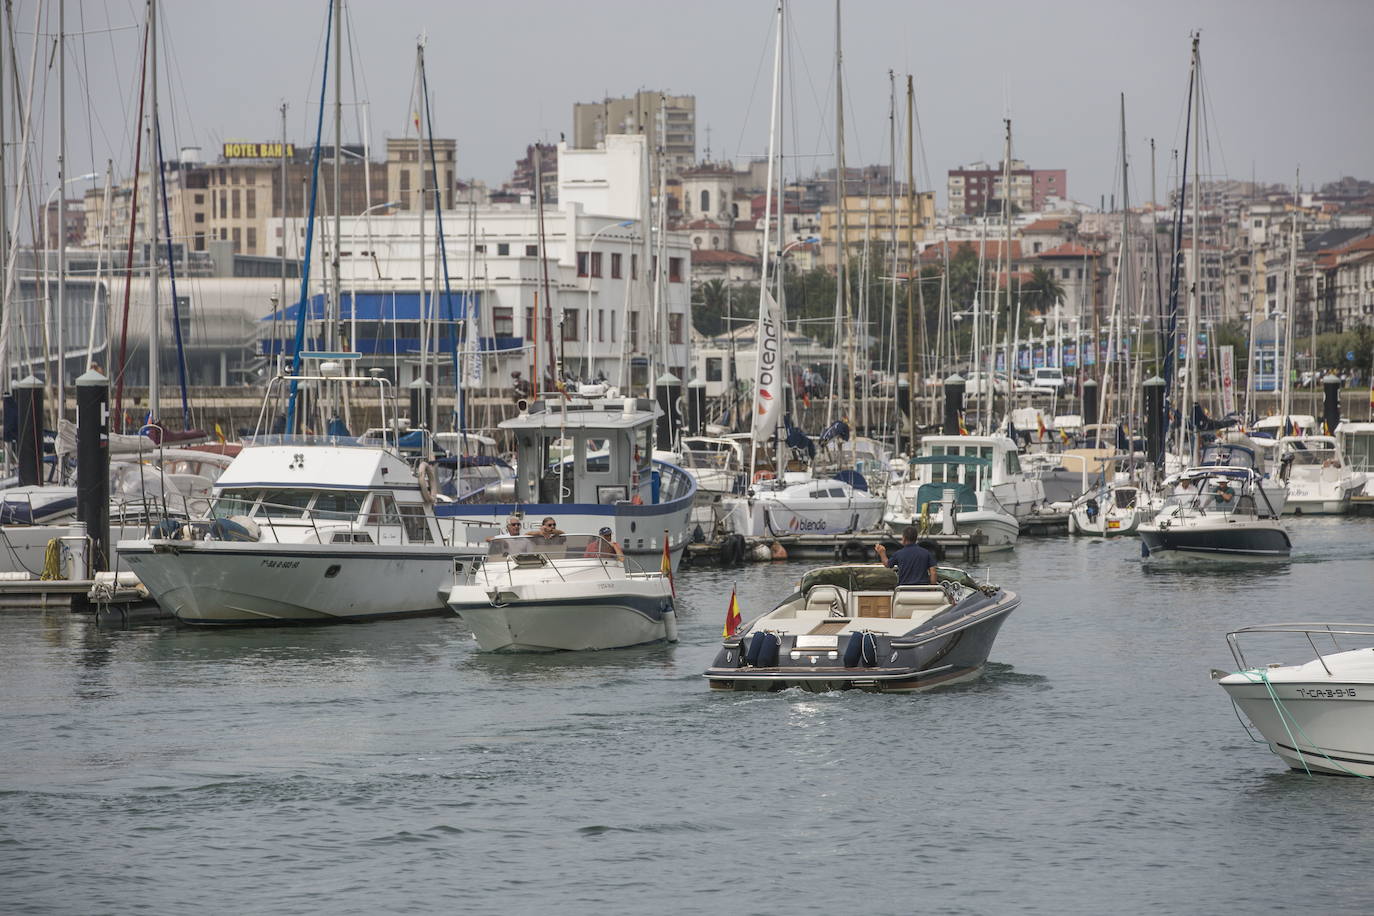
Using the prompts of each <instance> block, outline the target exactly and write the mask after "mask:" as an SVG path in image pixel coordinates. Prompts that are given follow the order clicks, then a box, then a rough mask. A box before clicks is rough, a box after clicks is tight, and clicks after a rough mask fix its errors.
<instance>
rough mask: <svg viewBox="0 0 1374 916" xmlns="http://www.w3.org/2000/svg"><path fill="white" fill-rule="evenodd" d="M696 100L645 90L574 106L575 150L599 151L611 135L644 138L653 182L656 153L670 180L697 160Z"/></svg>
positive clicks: (654, 181)
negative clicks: (659, 156)
mask: <svg viewBox="0 0 1374 916" xmlns="http://www.w3.org/2000/svg"><path fill="white" fill-rule="evenodd" d="M696 123H697V100H696V96H691V95H669V94H668V93H666V92H661V91H658V90H650V89H642V90H640V91H639V92H636V93H635V94H634V95H631V96H626V97H623V98H616V99H613V98H605V99H602V100H601V101H600V102H577V103H576V104H574V105H573V138H572V148H574V149H596V147H597V145H598V144H600V143H603V142H604V141H605V139H606V138H607V137H608V136H610V135H612V134H642V135H644V137H645V138H646V139H647V141H648V148H649V152H650V154H651V155H652V158H653V162H651V166H652V174H651V180H652V181H653V183H654V186H655V187H657V184H658V165H657V159H658V156H657V153H658V151H659V150H660V149H661V150H662V154H663V160H664V165H665V167H666V169H667V173H668V175H669V176H671V177H674V178H676V177H678V176H679V175H681V174H682V173H683V172H684V171H685V170H687V169H689V168H691V167H692V164H693V163H694V162H696V158H697V128H696Z"/></svg>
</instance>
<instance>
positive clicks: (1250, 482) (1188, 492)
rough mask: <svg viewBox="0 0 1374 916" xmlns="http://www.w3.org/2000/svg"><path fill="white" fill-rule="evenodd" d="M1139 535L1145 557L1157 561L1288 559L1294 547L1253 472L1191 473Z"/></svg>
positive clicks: (1213, 469)
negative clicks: (1182, 559)
mask: <svg viewBox="0 0 1374 916" xmlns="http://www.w3.org/2000/svg"><path fill="white" fill-rule="evenodd" d="M1136 530H1137V533H1138V534H1139V535H1140V540H1141V556H1143V557H1148V558H1151V559H1171V558H1181V557H1213V558H1229V559H1275V558H1284V559H1286V558H1287V557H1288V555H1289V553H1290V552H1291V551H1292V546H1293V545H1292V542H1291V541H1290V540H1289V538H1288V532H1287V531H1285V530H1284V528H1283V526H1282V525H1281V524H1280V523H1279V518H1278V511H1277V510H1276V509H1275V508H1274V506H1273V504H1272V503H1271V502H1270V500H1269V497H1268V495H1267V493H1266V488H1265V486H1264V484H1263V482H1262V478H1261V477H1260V475H1259V474H1257V473H1255V472H1254V471H1252V470H1250V469H1249V468H1238V467H1197V468H1190V469H1189V470H1187V471H1185V472H1184V473H1183V474H1181V475H1179V478H1178V484H1177V490H1176V492H1175V494H1174V495H1173V496H1171V497H1169V498H1168V499H1167V500H1166V501H1165V503H1164V505H1163V507H1162V508H1160V510H1159V512H1158V513H1156V514H1155V517H1154V518H1153V519H1151V520H1150V521H1148V522H1143V523H1141V524H1140V525H1139V526H1138V527H1137V529H1136Z"/></svg>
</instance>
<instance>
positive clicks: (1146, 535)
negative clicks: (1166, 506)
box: [1137, 523, 1293, 559]
mask: <svg viewBox="0 0 1374 916" xmlns="http://www.w3.org/2000/svg"><path fill="white" fill-rule="evenodd" d="M1137 533H1138V534H1139V535H1140V541H1141V544H1142V555H1146V556H1149V557H1150V558H1151V559H1163V558H1166V557H1169V556H1196V557H1208V556H1213V557H1227V558H1234V559H1273V558H1284V557H1287V556H1288V555H1289V554H1290V553H1291V552H1292V549H1293V544H1292V542H1291V541H1290V540H1289V539H1288V534H1287V532H1285V531H1284V530H1283V529H1282V528H1280V527H1279V526H1278V525H1277V524H1274V525H1228V524H1225V523H1221V524H1213V525H1206V526H1196V527H1194V526H1178V525H1170V526H1168V527H1162V526H1159V527H1155V526H1142V527H1141V528H1139V529H1138V532H1137Z"/></svg>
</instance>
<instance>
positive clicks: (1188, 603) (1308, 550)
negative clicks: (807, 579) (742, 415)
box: [0, 518, 1374, 916]
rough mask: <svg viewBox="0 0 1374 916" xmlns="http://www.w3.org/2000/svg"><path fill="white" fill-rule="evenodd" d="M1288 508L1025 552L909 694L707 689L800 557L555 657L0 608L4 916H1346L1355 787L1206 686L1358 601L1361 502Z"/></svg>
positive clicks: (383, 631) (440, 632)
mask: <svg viewBox="0 0 1374 916" xmlns="http://www.w3.org/2000/svg"><path fill="white" fill-rule="evenodd" d="M1288 527H1289V530H1290V533H1291V534H1292V537H1293V542H1294V553H1293V556H1292V559H1291V561H1286V562H1277V563H1250V564H1234V565H1207V564H1200V563H1199V564H1194V565H1191V566H1177V567H1162V566H1158V565H1155V564H1153V563H1152V562H1146V563H1142V561H1141V560H1140V557H1139V542H1138V541H1137V540H1134V539H1122V540H1113V541H1100V540H1091V539H1085V538H1078V539H1072V540H1070V539H1065V538H1057V539H1044V540H1035V539H1030V540H1023V541H1022V542H1021V543H1020V544H1019V545H1018V546H1017V548H1016V549H1015V550H1014V551H1012V552H1011V553H1009V554H1006V555H1002V556H999V557H995V558H990V560H989V563H990V568H989V571H988V573H987V575H988V577H989V578H991V579H992V580H993V581H996V582H999V583H1001V584H1004V585H1005V586H1007V587H1008V588H1010V589H1012V590H1014V591H1017V592H1019V593H1021V595H1022V597H1023V604H1022V606H1021V608H1020V609H1019V610H1018V611H1016V612H1015V613H1014V614H1013V615H1012V616H1011V617H1010V618H1009V620H1008V622H1007V624H1006V626H1005V627H1004V628H1003V630H1002V632H1001V635H1000V637H999V638H998V642H997V644H996V646H995V648H994V650H993V653H992V664H991V665H990V668H989V670H988V672H987V674H986V675H985V677H984V678H983V679H981V680H980V681H978V682H976V683H973V684H970V685H967V686H963V687H955V688H951V689H946V690H943V691H938V692H933V693H929V694H924V695H917V696H897V695H871V694H862V693H843V694H838V693H837V694H806V693H802V692H799V691H787V692H783V693H779V694H740V695H734V694H717V693H712V692H710V691H709V690H708V689H707V687H706V683H705V681H704V680H703V679H702V678H701V677H700V673H701V671H702V670H703V669H704V668H705V667H706V666H707V664H708V663H709V662H710V660H711V658H712V656H713V654H714V652H715V650H716V648H717V646H718V645H719V641H720V630H721V623H722V620H723V618H724V614H725V607H726V602H727V599H728V597H729V595H730V591H731V588H732V587H737V588H738V593H739V598H740V603H741V605H742V607H743V610H744V614H745V617H746V618H749V617H751V616H753V615H755V614H757V613H760V612H762V611H764V610H766V609H768V608H769V607H771V606H772V604H773V603H774V602H776V601H777V600H778V599H779V598H780V597H782V596H783V595H785V594H787V593H788V592H789V591H791V590H792V587H793V586H794V584H795V582H796V580H797V579H798V577H799V576H800V575H801V573H802V572H803V571H804V570H805V569H806V568H808V564H802V563H779V564H772V565H763V566H754V567H745V568H740V569H735V570H717V569H694V570H687V571H684V572H682V573H681V574H680V575H679V577H678V588H679V592H680V602H679V607H680V616H681V622H680V633H681V639H682V641H681V642H680V643H679V644H677V645H675V646H655V647H648V648H639V649H631V650H622V651H614V652H601V653H585V654H564V655H556V656H530V655H523V656H495V655H487V654H483V653H481V652H478V651H477V647H476V644H475V643H474V642H473V641H472V640H471V637H470V635H469V633H468V632H467V631H466V630H465V629H464V626H463V624H462V623H461V622H460V621H458V620H457V619H453V618H428V619H421V620H409V621H397V622H385V623H375V624H362V625H351V626H336V627H315V628H300V629H286V630H272V629H256V630H239V631H226V632H207V631H203V630H195V629H187V628H179V627H176V626H172V625H151V626H136V627H132V628H119V627H99V626H97V625H96V623H95V622H94V620H92V619H91V618H89V617H82V616H76V615H69V614H67V613H65V612H51V611H49V612H40V611H36V610H35V611H31V612H30V611H20V612H5V613H4V614H3V616H0V652H2V653H3V656H0V912H3V913H6V914H15V913H26V914H27V913H133V912H146V913H178V912H179V913H188V912H209V913H219V912H224V913H228V912H234V913H283V914H294V913H300V914H314V913H322V912H327V913H329V914H330V916H347V914H375V913H385V912H415V913H431V912H470V913H539V912H558V913H587V914H619V913H626V914H629V913H636V914H638V913H675V914H681V913H702V914H734V913H787V914H798V913H818V914H819V913H825V914H834V913H865V914H901V913H916V912H919V913H922V914H962V913H969V914H981V913H1011V912H1016V913H1044V914H1064V913H1101V912H1104V911H1107V910H1110V911H1112V912H1118V913H1203V912H1221V911H1229V912H1251V913H1255V912H1260V913H1267V912H1280V911H1291V910H1295V909H1298V908H1301V909H1302V910H1304V911H1307V912H1320V913H1327V914H1330V913H1352V914H1353V913H1369V912H1371V911H1374V879H1372V878H1371V877H1370V874H1369V860H1370V858H1371V854H1374V826H1371V823H1374V821H1372V820H1371V818H1370V816H1369V812H1370V811H1371V809H1374V783H1372V782H1371V781H1369V780H1362V779H1352V778H1337V777H1315V778H1314V777H1308V776H1306V775H1304V774H1303V773H1301V772H1292V771H1289V770H1287V769H1285V768H1284V767H1283V765H1282V764H1281V763H1280V762H1279V760H1278V758H1277V757H1275V756H1273V755H1272V754H1270V753H1269V752H1268V750H1267V748H1266V747H1265V746H1264V745H1261V744H1257V743H1254V742H1252V741H1251V740H1250V738H1248V737H1247V735H1246V732H1245V730H1244V729H1243V728H1242V726H1241V724H1240V723H1239V722H1238V721H1237V718H1236V715H1235V713H1234V712H1233V710H1232V707H1231V704H1230V703H1229V702H1228V700H1227V698H1226V696H1225V694H1224V693H1223V691H1222V690H1221V689H1220V688H1219V687H1217V686H1216V685H1215V684H1214V683H1213V682H1212V681H1211V680H1210V679H1209V676H1208V672H1209V669H1210V668H1214V667H1215V668H1226V669H1228V670H1229V669H1230V668H1231V667H1232V666H1233V663H1232V661H1231V657H1230V653H1229V651H1228V650H1227V647H1226V642H1225V638H1224V637H1225V633H1226V632H1227V631H1228V630H1231V629H1235V628H1237V627H1240V626H1244V625H1248V624H1255V623H1265V622H1275V621H1289V620H1308V621H1310V620H1336V621H1360V622H1365V623H1369V622H1374V599H1372V598H1371V596H1372V595H1374V520H1367V519H1316V518H1302V519H1293V520H1291V521H1289V522H1288ZM1310 657H1311V653H1310V651H1308V652H1306V654H1304V653H1303V652H1301V651H1293V647H1288V649H1287V651H1285V652H1284V654H1282V655H1279V656H1276V657H1268V656H1266V654H1265V652H1264V651H1263V650H1257V651H1256V652H1255V653H1254V654H1253V655H1252V656H1251V661H1253V662H1267V661H1280V660H1282V661H1287V662H1295V661H1306V660H1308V659H1309V658H1310Z"/></svg>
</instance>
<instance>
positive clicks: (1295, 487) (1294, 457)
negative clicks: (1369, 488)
mask: <svg viewBox="0 0 1374 916" xmlns="http://www.w3.org/2000/svg"><path fill="white" fill-rule="evenodd" d="M1277 450H1278V455H1277V458H1276V460H1277V462H1278V466H1279V474H1278V476H1279V478H1280V479H1281V480H1282V481H1283V482H1284V483H1285V484H1286V485H1287V490H1288V501H1287V503H1288V511H1289V512H1291V513H1293V514H1294V515H1344V514H1345V513H1347V512H1349V511H1350V499H1351V497H1352V496H1354V495H1355V494H1356V493H1358V492H1359V491H1360V490H1361V489H1362V488H1363V487H1364V484H1365V475H1364V474H1362V473H1359V472H1357V471H1355V470H1353V469H1351V468H1350V466H1349V465H1347V464H1346V462H1345V457H1344V456H1343V455H1342V454H1341V449H1340V446H1339V445H1338V444H1337V441H1336V438H1335V437H1334V436H1303V437H1298V436H1284V437H1283V438H1281V439H1279V441H1278V445H1277Z"/></svg>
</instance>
